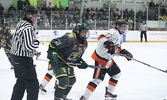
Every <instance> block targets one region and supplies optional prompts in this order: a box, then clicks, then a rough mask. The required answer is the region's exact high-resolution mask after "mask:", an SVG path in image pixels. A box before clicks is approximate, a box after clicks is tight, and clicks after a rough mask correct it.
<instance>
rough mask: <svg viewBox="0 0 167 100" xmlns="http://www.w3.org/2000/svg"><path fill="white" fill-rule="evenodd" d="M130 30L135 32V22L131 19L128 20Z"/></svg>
mask: <svg viewBox="0 0 167 100" xmlns="http://www.w3.org/2000/svg"><path fill="white" fill-rule="evenodd" d="M128 28H129V30H133V20H132V18H131V17H129V18H128Z"/></svg>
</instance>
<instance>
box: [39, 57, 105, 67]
mask: <svg viewBox="0 0 167 100" xmlns="http://www.w3.org/2000/svg"><path fill="white" fill-rule="evenodd" d="M36 60H40V61H49V60H47V59H40V58H38V59H36ZM58 63H61V64H69V65H73V66H79V65H81V63H72V62H58ZM88 67H90V68H101V69H106V68H105V67H102V66H94V65H88Z"/></svg>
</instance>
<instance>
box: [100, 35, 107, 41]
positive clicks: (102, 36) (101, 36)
mask: <svg viewBox="0 0 167 100" xmlns="http://www.w3.org/2000/svg"><path fill="white" fill-rule="evenodd" d="M105 37H106V36H105V35H104V34H102V35H100V36H99V37H98V40H100V39H101V38H105Z"/></svg>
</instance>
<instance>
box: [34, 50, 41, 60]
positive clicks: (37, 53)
mask: <svg viewBox="0 0 167 100" xmlns="http://www.w3.org/2000/svg"><path fill="white" fill-rule="evenodd" d="M35 55H36V59H38V57H39V56H40V55H41V52H38V51H35Z"/></svg>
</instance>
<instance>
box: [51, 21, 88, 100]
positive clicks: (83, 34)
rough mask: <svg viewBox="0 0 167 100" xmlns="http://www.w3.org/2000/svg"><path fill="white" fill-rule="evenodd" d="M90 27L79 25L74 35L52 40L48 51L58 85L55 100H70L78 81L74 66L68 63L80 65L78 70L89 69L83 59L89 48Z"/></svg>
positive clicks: (56, 85)
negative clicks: (69, 94)
mask: <svg viewBox="0 0 167 100" xmlns="http://www.w3.org/2000/svg"><path fill="white" fill-rule="evenodd" d="M88 35H89V31H88V26H87V25H86V24H84V23H78V24H77V25H76V26H75V28H74V29H73V32H72V33H66V34H65V35H63V36H62V37H59V38H55V39H53V40H51V42H50V44H49V49H48V58H49V59H50V61H49V64H50V65H51V66H52V68H53V72H54V74H55V77H56V79H57V80H58V83H57V84H55V93H54V100H70V99H68V98H67V95H68V93H69V92H70V90H71V88H72V86H73V84H74V83H75V81H76V78H75V74H74V68H73V67H75V66H74V65H70V64H67V63H69V62H70V63H73V64H75V63H80V64H81V65H78V66H77V67H78V68H82V69H85V68H87V66H88V65H87V63H86V62H85V61H84V60H83V59H82V58H81V57H82V55H83V54H84V52H85V50H86V48H87V40H86V38H87V36H88Z"/></svg>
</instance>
